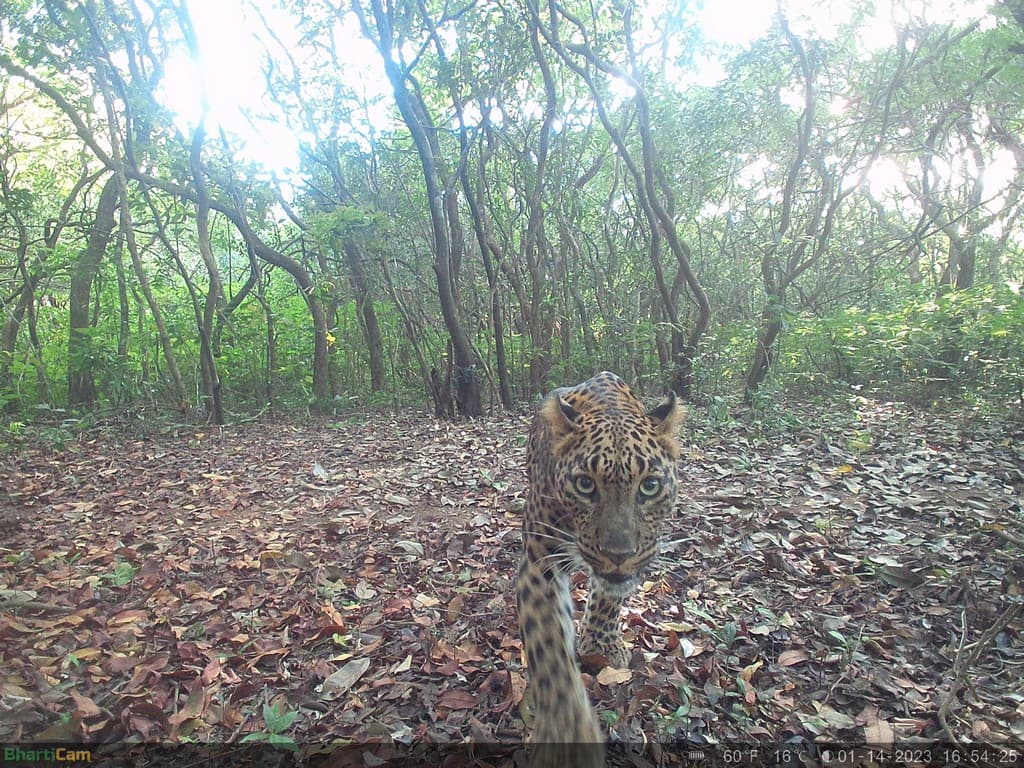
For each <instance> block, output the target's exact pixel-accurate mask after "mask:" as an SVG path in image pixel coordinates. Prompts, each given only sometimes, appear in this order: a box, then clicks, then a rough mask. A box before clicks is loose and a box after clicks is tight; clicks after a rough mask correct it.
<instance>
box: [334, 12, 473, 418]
mask: <svg viewBox="0 0 1024 768" xmlns="http://www.w3.org/2000/svg"><path fill="white" fill-rule="evenodd" d="M370 6H371V8H372V10H373V17H374V24H375V27H376V31H377V33H376V35H373V34H370V37H371V38H372V39H373V42H374V44H375V45H376V46H377V50H378V52H379V53H380V55H381V58H382V59H383V61H384V71H385V72H386V73H387V76H388V80H389V81H390V83H391V88H392V91H393V92H394V96H395V103H396V104H397V106H398V111H399V112H400V113H401V115H402V120H403V122H404V123H405V125H406V127H407V128H408V129H409V133H410V134H411V135H412V139H413V143H414V144H415V145H416V153H417V155H418V156H419V159H420V166H421V168H422V171H423V179H424V183H425V186H426V192H427V205H428V208H429V213H430V230H431V234H432V236H433V255H434V275H435V277H436V279H437V294H438V300H439V302H440V305H441V315H442V317H443V318H444V324H445V328H447V330H448V335H449V338H450V341H451V346H452V352H453V356H454V365H455V376H454V377H455V403H456V405H457V407H458V410H459V413H460V414H461V415H463V416H469V417H475V416H480V415H482V414H483V404H482V402H481V398H480V379H481V377H480V372H479V369H478V366H477V359H476V353H475V352H474V350H473V345H472V343H471V342H470V339H469V335H468V334H467V333H466V329H465V327H464V325H463V322H462V318H461V316H460V312H459V302H458V296H457V294H456V293H455V275H456V272H455V266H456V265H455V264H454V263H453V262H454V261H455V260H456V259H457V257H458V250H457V249H454V248H453V247H452V242H451V240H450V237H449V233H450V230H449V227H452V228H453V229H454V230H455V231H456V232H457V231H458V226H457V222H456V221H453V220H449V218H448V214H447V212H446V208H445V205H446V200H445V198H446V196H448V201H447V205H448V206H453V205H454V200H453V199H452V197H453V196H454V195H455V190H454V189H445V187H444V185H443V184H442V183H441V170H440V167H439V160H438V157H439V154H440V150H439V148H438V147H437V146H436V143H437V142H436V136H432V132H433V131H434V130H435V128H434V124H433V120H432V118H431V116H430V113H429V111H428V110H427V107H426V104H425V103H424V102H423V99H422V97H421V96H420V94H419V92H418V91H415V90H411V89H410V88H409V86H408V81H407V79H406V78H407V73H406V72H405V71H404V70H403V68H402V66H401V65H400V64H399V62H398V61H396V60H395V44H396V39H395V36H394V33H393V30H392V28H391V20H390V13H389V11H388V10H387V9H385V8H384V6H383V4H382V2H381V0H371V2H370ZM353 7H354V9H355V11H356V13H357V14H359V16H360V22H361V24H362V26H363V29H364V30H365V31H367V33H369V25H368V23H367V19H366V18H365V17H364V16H363V13H362V8H361V7H360V6H359V4H358V3H356V4H354V6H353ZM424 21H425V22H426V23H430V22H429V20H426V19H425V20H424ZM448 210H451V208H449V209H448Z"/></svg>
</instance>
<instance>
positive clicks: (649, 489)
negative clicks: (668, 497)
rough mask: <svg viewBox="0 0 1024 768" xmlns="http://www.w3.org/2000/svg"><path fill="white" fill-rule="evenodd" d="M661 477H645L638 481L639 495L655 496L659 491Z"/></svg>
mask: <svg viewBox="0 0 1024 768" xmlns="http://www.w3.org/2000/svg"><path fill="white" fill-rule="evenodd" d="M661 485H662V484H661V478H660V477H645V478H644V479H643V480H641V481H640V495H641V496H647V497H648V498H650V497H651V496H657V495H658V494H659V493H660V492H661Z"/></svg>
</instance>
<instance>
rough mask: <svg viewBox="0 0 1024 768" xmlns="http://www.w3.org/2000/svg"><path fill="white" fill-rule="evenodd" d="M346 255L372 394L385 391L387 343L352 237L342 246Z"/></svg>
mask: <svg viewBox="0 0 1024 768" xmlns="http://www.w3.org/2000/svg"><path fill="white" fill-rule="evenodd" d="M342 250H343V251H344V253H345V264H346V266H347V267H348V272H349V282H351V284H352V290H353V292H354V293H355V296H356V311H357V313H358V315H359V325H360V327H361V328H362V330H363V338H364V339H365V341H366V354H367V356H368V358H369V361H370V391H371V392H383V391H384V388H385V386H386V385H387V380H386V379H387V377H386V375H385V370H384V341H383V339H382V337H381V333H380V324H379V323H378V322H377V311H376V310H375V309H374V307H373V296H372V295H371V294H370V281H369V280H368V279H367V276H366V267H365V266H364V264H363V252H362V250H361V249H360V248H359V246H358V245H356V243H354V242H353V241H352V240H351V239H350V238H345V242H344V243H343V244H342Z"/></svg>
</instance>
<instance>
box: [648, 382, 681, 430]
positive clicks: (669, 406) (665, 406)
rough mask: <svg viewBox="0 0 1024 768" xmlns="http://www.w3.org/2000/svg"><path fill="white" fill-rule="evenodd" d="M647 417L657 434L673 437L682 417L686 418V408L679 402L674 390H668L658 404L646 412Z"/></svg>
mask: <svg viewBox="0 0 1024 768" xmlns="http://www.w3.org/2000/svg"><path fill="white" fill-rule="evenodd" d="M647 417H648V418H649V419H650V420H651V423H652V424H654V427H655V429H656V430H657V432H658V434H659V435H667V436H668V437H671V438H674V437H675V436H676V432H677V431H678V430H679V427H680V425H681V424H682V423H683V419H684V418H686V409H685V408H684V407H683V404H682V403H680V402H679V399H678V398H677V397H676V394H675V392H672V391H669V393H668V394H667V395H666V396H665V399H664V400H662V401H661V403H660V404H658V405H657V406H656V407H654V408H652V409H651V410H649V411H648V412H647Z"/></svg>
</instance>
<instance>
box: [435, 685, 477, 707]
mask: <svg viewBox="0 0 1024 768" xmlns="http://www.w3.org/2000/svg"><path fill="white" fill-rule="evenodd" d="M437 706H438V707H443V708H445V709H474V708H475V707H476V696H474V695H473V694H472V693H470V692H469V691H463V690H461V689H458V688H449V689H448V690H447V691H445V692H444V693H442V694H441V696H440V697H439V698H438V700H437Z"/></svg>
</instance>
